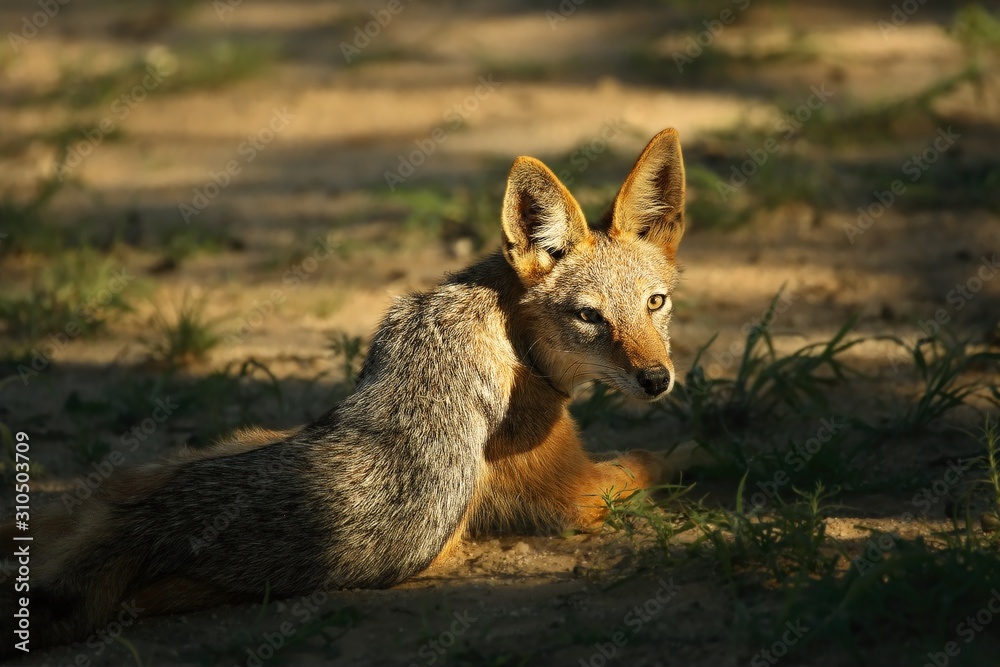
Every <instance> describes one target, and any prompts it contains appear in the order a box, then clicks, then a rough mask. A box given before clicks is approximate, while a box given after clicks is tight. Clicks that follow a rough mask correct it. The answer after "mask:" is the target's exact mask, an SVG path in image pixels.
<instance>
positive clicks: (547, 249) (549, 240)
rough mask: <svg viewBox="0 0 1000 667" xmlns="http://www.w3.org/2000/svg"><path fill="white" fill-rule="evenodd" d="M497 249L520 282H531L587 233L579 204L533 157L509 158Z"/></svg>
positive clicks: (588, 233)
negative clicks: (500, 235)
mask: <svg viewBox="0 0 1000 667" xmlns="http://www.w3.org/2000/svg"><path fill="white" fill-rule="evenodd" d="M501 218H502V222H503V236H504V239H503V240H504V243H503V254H504V257H506V258H507V261H508V262H509V263H510V265H511V266H513V267H514V270H515V271H517V274H518V275H519V276H520V277H521V279H522V280H523V281H526V282H529V283H530V282H534V281H535V280H538V279H539V278H541V277H542V276H544V275H545V274H547V273H548V272H549V271H551V270H552V267H553V266H555V263H556V262H557V261H558V260H559V259H560V258H561V257H562V256H563V255H565V254H566V253H567V252H568V251H569V250H570V249H571V248H572V247H573V246H575V245H576V244H577V243H580V242H581V241H583V240H585V239H587V238H588V237H589V236H590V230H589V229H588V228H587V221H586V219H585V218H584V217H583V211H582V210H580V205H579V204H578V203H577V202H576V199H574V198H573V195H571V194H570V193H569V190H567V189H566V186H564V185H563V184H562V183H561V182H560V181H559V179H558V178H557V177H556V175H555V174H553V173H552V171H550V170H549V168H548V167H546V166H545V165H544V164H542V163H541V162H540V161H538V160H536V159H535V158H531V157H519V158H517V159H516V160H514V164H513V166H511V168H510V174H509V175H508V176H507V192H506V193H505V194H504V197H503V212H502V214H501Z"/></svg>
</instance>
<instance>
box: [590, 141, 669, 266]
mask: <svg viewBox="0 0 1000 667" xmlns="http://www.w3.org/2000/svg"><path fill="white" fill-rule="evenodd" d="M608 233H609V234H610V235H611V236H612V237H614V238H621V239H626V238H636V237H638V238H643V239H646V240H647V241H650V242H652V243H655V244H657V245H658V246H660V247H661V248H663V250H664V252H666V253H667V255H668V256H670V257H673V256H674V254H675V253H676V252H677V245H678V244H679V243H680V242H681V237H682V236H683V235H684V157H683V156H682V155H681V141H680V137H678V136H677V130H674V129H669V130H663V131H662V132H660V133H659V134H657V135H656V136H655V137H653V138H652V140H651V141H650V142H649V144H648V145H647V146H646V148H645V149H644V150H643V151H642V155H640V156H639V159H638V160H636V163H635V166H634V167H632V172H631V173H630V174H629V175H628V178H626V179H625V183H624V184H623V185H622V187H621V190H619V191H618V196H616V197H615V202H614V204H613V206H612V209H611V226H610V227H609V229H608Z"/></svg>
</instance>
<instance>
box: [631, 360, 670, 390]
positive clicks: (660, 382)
mask: <svg viewBox="0 0 1000 667" xmlns="http://www.w3.org/2000/svg"><path fill="white" fill-rule="evenodd" d="M636 378H637V379H638V380H639V386H641V387H642V388H643V389H644V390H646V393H647V394H649V395H650V396H659V395H660V394H662V393H663V392H665V391H666V390H667V389H669V388H670V371H668V370H667V369H666V368H665V367H663V366H662V365H660V364H657V365H656V366H650V367H649V368H643V369H642V370H640V371H639V372H638V373H637V374H636Z"/></svg>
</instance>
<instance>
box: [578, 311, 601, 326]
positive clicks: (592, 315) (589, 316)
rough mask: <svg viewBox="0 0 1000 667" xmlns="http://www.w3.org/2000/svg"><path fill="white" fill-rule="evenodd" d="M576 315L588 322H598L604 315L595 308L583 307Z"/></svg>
mask: <svg viewBox="0 0 1000 667" xmlns="http://www.w3.org/2000/svg"><path fill="white" fill-rule="evenodd" d="M576 316H577V317H579V318H580V319H581V320H583V321H584V322H587V323H588V324H600V323H601V322H603V321H604V317H603V316H602V315H601V314H600V313H599V312H598V311H597V309H596V308H584V309H582V310H580V311H579V312H578V313H577V314H576Z"/></svg>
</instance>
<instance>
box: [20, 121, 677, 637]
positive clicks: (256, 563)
mask: <svg viewBox="0 0 1000 667" xmlns="http://www.w3.org/2000/svg"><path fill="white" fill-rule="evenodd" d="M501 219H502V239H501V240H502V244H501V249H500V250H499V251H498V252H496V253H494V254H492V255H489V256H487V257H486V258H485V259H483V260H481V261H479V262H478V263H476V264H474V265H473V266H471V267H469V268H467V269H465V270H464V271H461V272H460V273H457V274H455V275H452V276H450V277H448V278H447V279H445V280H444V282H443V283H441V284H440V285H439V286H438V287H437V288H435V289H432V290H430V291H429V292H425V293H421V294H411V295H409V296H404V297H401V298H399V299H397V300H396V301H395V303H394V304H393V305H392V306H391V307H390V309H389V311H388V314H387V315H386V316H385V319H384V320H383V321H382V323H381V324H380V326H379V327H378V330H377V331H376V332H375V335H374V338H373V340H372V343H371V346H370V349H369V352H368V354H367V357H366V358H365V361H364V364H363V367H362V370H361V373H360V375H359V378H358V383H357V389H356V391H355V393H354V394H353V395H351V396H350V397H348V398H346V399H345V400H344V401H342V402H341V403H340V404H338V405H336V406H335V407H333V408H332V409H331V410H330V411H329V412H327V413H326V414H324V415H323V416H321V417H319V418H318V419H317V420H316V421H314V422H313V423H311V424H308V425H306V426H302V427H300V428H297V429H293V430H290V431H286V432H276V431H264V430H258V429H254V430H245V431H241V432H238V433H235V434H234V435H232V436H231V437H230V438H229V439H227V440H226V441H224V442H221V443H219V444H218V445H216V446H214V447H212V448H209V449H208V450H207V451H188V452H184V453H181V454H178V455H176V456H174V457H173V458H171V459H169V460H164V461H161V462H158V463H155V464H152V465H148V466H146V467H141V468H138V469H135V470H132V471H128V472H125V471H123V472H118V473H116V474H115V475H113V476H112V477H111V478H109V479H108V481H107V482H106V483H105V484H104V485H103V486H102V487H101V488H100V489H99V491H98V492H96V493H95V494H94V496H92V497H91V498H90V499H88V500H87V501H86V502H85V503H84V504H83V506H81V507H77V508H76V512H74V513H73V515H72V516H70V515H68V514H67V513H66V511H65V510H64V509H63V508H62V507H61V506H53V507H49V508H47V509H46V510H44V511H43V514H44V515H43V516H38V517H35V518H34V521H33V535H32V536H33V538H34V539H33V542H31V549H32V559H31V563H32V579H31V589H30V610H31V621H32V623H31V627H32V648H39V647H40V646H44V645H49V644H54V643H62V642H67V641H71V640H75V639H79V638H81V637H83V636H86V635H87V634H88V633H90V632H92V631H94V630H95V629H97V628H100V627H102V626H103V625H104V624H105V623H107V621H108V620H109V619H111V618H112V617H113V615H114V613H115V612H116V611H117V610H118V608H119V606H120V605H121V604H122V603H123V602H129V603H130V604H133V605H134V607H136V608H138V609H141V610H143V612H144V614H146V615H149V614H162V613H170V612H177V611H182V610H190V609H194V608H198V607H205V606H210V605H215V604H220V603H224V602H234V601H243V600H254V599H260V597H261V595H262V593H263V591H264V590H265V587H268V588H269V590H270V592H271V595H272V596H291V595H295V594H300V593H308V592H313V591H316V590H318V589H336V588H347V587H351V588H367V587H372V588H377V587H387V586H392V585H394V584H396V583H399V582H401V581H403V580H405V579H406V578H408V577H410V576H412V575H414V574H416V573H419V572H421V571H422V570H424V569H426V568H427V567H428V566H430V565H431V564H432V562H434V561H435V560H436V559H438V560H440V559H443V558H445V557H446V556H447V554H448V552H449V551H450V550H451V548H452V547H453V546H454V545H455V544H456V543H457V542H458V541H459V540H461V539H462V537H463V536H464V535H468V534H470V533H475V532H482V531H491V530H497V529H503V530H553V529H559V528H560V527H567V526H576V527H580V528H588V527H594V526H598V525H600V523H601V522H602V520H603V519H604V517H605V513H606V505H605V504H604V503H602V502H601V500H600V498H601V496H602V494H618V495H620V494H625V495H628V494H631V493H632V492H634V491H636V490H638V489H642V488H645V487H649V486H652V485H655V484H657V483H658V482H659V481H660V480H661V478H663V476H664V474H665V473H666V472H667V471H668V469H669V468H670V467H671V465H672V463H671V461H670V460H669V459H667V458H665V457H663V456H661V455H658V454H654V453H652V452H648V451H643V450H633V451H630V452H627V453H624V454H621V455H620V456H618V457H617V458H615V459H613V460H607V461H595V460H592V459H591V458H590V457H588V455H587V454H586V453H585V452H584V450H583V447H582V446H581V442H580V439H579V437H578V435H577V431H576V428H575V426H574V423H573V420H572V418H571V417H570V413H569V411H568V407H569V404H570V400H571V392H572V390H573V388H574V387H576V386H577V385H579V384H581V383H583V382H588V381H593V380H597V381H601V382H605V383H607V384H609V385H611V386H612V387H613V388H615V389H617V390H618V391H620V392H621V393H622V394H625V395H626V396H629V397H633V398H636V399H640V400H645V401H653V400H656V399H658V398H660V397H662V396H664V395H665V394H666V393H667V392H669V391H670V390H671V388H672V387H673V384H674V366H673V363H672V362H671V359H670V341H669V336H668V325H669V323H670V316H671V297H672V294H673V292H674V288H675V286H676V285H677V281H678V269H677V264H676V260H675V253H676V251H677V246H678V243H679V242H680V240H681V236H682V234H683V232H684V166H683V162H682V157H681V147H680V143H679V140H678V136H677V133H676V131H674V130H672V129H670V130H665V131H663V132H661V133H660V134H658V135H657V136H656V137H654V138H653V140H652V141H651V142H650V143H649V145H648V146H647V147H646V148H645V150H643V152H642V154H641V155H640V156H639V159H638V161H637V162H636V164H635V166H634V168H633V169H632V171H631V173H630V174H629V175H628V177H627V178H626V180H625V183H624V184H623V185H622V187H621V190H620V191H619V192H618V194H617V196H616V197H615V199H614V202H613V203H612V205H611V207H610V209H609V210H608V211H607V213H606V214H605V215H604V216H603V217H602V218H601V219H600V220H599V221H597V222H596V223H595V224H594V225H592V226H588V224H587V222H586V220H585V219H584V215H583V212H582V210H581V209H580V206H579V204H578V203H577V202H576V200H575V199H574V198H573V197H572V195H570V193H569V192H568V191H567V189H566V188H565V187H564V186H563V185H562V183H560V182H559V180H558V179H557V178H556V176H555V175H554V174H553V173H552V172H551V171H550V170H549V169H548V168H547V167H546V166H545V165H543V164H542V163H541V162H539V161H538V160H536V159H533V158H530V157H519V158H517V159H516V160H515V161H514V164H513V166H512V167H511V169H510V174H509V176H508V181H507V189H506V193H505V195H504V200H503V208H502V211H501ZM227 508H228V509H227ZM224 511H225V512H226V519H227V520H226V522H225V523H226V524H227V525H226V526H225V528H224V529H223V530H219V531H216V532H215V533H213V535H212V536H211V539H201V537H200V536H202V535H203V533H204V525H205V524H206V523H207V524H212V523H213V521H214V519H215V518H216V517H217V516H218V515H219V513H220V512H224ZM10 529H11V526H10V525H7V526H5V535H4V542H5V544H6V545H10V544H11V542H10ZM19 544H20V543H19ZM8 583H9V582H8ZM5 588H6V589H7V590H5V593H4V594H5V597H7V599H8V600H9V599H10V598H9V595H10V593H11V592H10V590H9V588H10V587H9V586H5ZM3 606H4V609H5V610H8V611H9V610H11V609H12V608H13V605H11V604H4V605H3ZM3 616H4V619H5V621H4V624H5V625H6V624H9V623H10V620H9V617H10V614H9V613H7V612H4V614H3ZM12 636H13V631H12V630H9V629H5V631H4V633H3V637H4V640H3V644H4V645H5V647H9V646H10V644H11V637H12Z"/></svg>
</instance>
